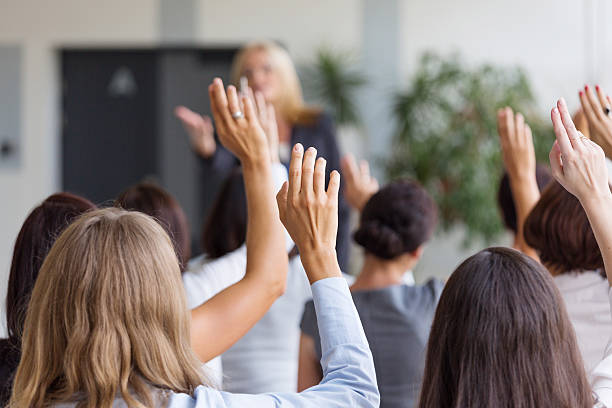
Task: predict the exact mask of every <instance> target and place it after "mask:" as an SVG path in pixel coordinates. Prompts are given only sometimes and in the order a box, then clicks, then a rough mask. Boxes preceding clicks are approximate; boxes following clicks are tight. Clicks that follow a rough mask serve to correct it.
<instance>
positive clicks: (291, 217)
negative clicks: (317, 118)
mask: <svg viewBox="0 0 612 408" xmlns="http://www.w3.org/2000/svg"><path fill="white" fill-rule="evenodd" d="M325 165H326V161H325V159H323V158H322V157H320V158H319V159H317V151H316V149H314V148H313V147H311V148H309V149H308V150H307V151H306V153H304V149H303V147H302V145H301V144H299V143H298V144H296V145H295V146H294V148H293V150H292V152H291V163H290V164H289V182H288V183H285V184H284V185H283V187H282V188H281V190H280V191H279V193H278V195H277V196H276V200H277V202H278V209H279V213H280V219H281V222H282V223H283V224H284V225H285V228H286V229H287V231H288V232H289V235H291V238H292V239H293V242H295V244H296V245H297V247H298V249H299V250H300V256H301V259H302V264H303V265H304V269H305V270H306V274H307V275H308V279H309V280H310V283H314V282H316V281H318V280H320V279H324V278H328V277H337V276H341V274H340V268H339V267H338V260H337V257H336V234H337V232H338V190H339V188H340V174H339V173H338V172H337V171H335V170H334V171H332V173H331V176H330V180H329V185H328V188H327V191H325Z"/></svg>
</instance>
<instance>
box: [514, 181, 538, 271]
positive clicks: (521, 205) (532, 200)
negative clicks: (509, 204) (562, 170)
mask: <svg viewBox="0 0 612 408" xmlns="http://www.w3.org/2000/svg"><path fill="white" fill-rule="evenodd" d="M510 188H511V189H512V198H513V199H514V206H515V209H516V227H517V228H516V241H515V243H516V246H517V247H518V248H517V249H519V250H520V251H522V252H523V253H524V254H526V255H529V256H530V257H532V258H534V259H536V260H539V258H538V255H537V253H536V251H535V250H534V249H533V248H531V247H530V246H529V245H527V242H526V241H525V232H524V226H525V220H526V219H527V216H528V215H529V213H530V212H531V210H532V209H533V207H535V205H536V204H537V202H538V200H539V199H540V190H539V188H538V184H537V181H536V179H535V172H534V173H533V175H532V176H531V177H522V178H520V177H510Z"/></svg>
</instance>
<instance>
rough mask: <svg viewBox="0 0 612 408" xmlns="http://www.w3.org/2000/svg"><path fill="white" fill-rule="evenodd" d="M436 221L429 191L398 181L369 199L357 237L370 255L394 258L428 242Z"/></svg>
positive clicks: (415, 184)
mask: <svg viewBox="0 0 612 408" xmlns="http://www.w3.org/2000/svg"><path fill="white" fill-rule="evenodd" d="M436 221H437V209H436V205H435V203H434V201H433V199H432V198H431V197H430V196H429V194H427V192H426V191H425V189H423V188H422V187H421V186H420V185H419V184H418V183H416V182H414V181H409V180H403V181H395V182H392V183H389V184H387V185H386V186H385V187H383V188H382V189H380V190H379V191H378V192H377V193H376V194H374V195H373V196H372V197H371V198H370V200H368V202H367V203H366V205H365V207H364V208H363V211H362V212H361V221H360V225H359V229H358V230H357V231H356V232H355V234H354V238H355V242H357V243H358V244H359V245H361V246H362V247H363V248H364V249H365V250H366V252H367V253H370V254H372V255H374V256H376V257H378V258H382V259H393V258H395V257H398V256H400V255H402V254H405V253H410V252H414V251H415V250H416V249H418V248H419V247H420V246H421V245H422V244H423V243H425V242H426V241H428V240H429V239H430V238H431V235H432V234H433V231H434V228H435V225H436Z"/></svg>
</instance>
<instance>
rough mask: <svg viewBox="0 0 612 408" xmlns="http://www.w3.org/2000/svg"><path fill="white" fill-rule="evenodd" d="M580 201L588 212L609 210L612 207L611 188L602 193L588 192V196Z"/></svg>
mask: <svg viewBox="0 0 612 408" xmlns="http://www.w3.org/2000/svg"><path fill="white" fill-rule="evenodd" d="M579 201H580V204H581V205H582V207H583V208H584V210H585V211H586V212H587V213H592V212H594V211H606V212H608V211H610V210H611V209H612V193H610V190H609V189H606V190H605V191H602V192H601V193H599V192H596V193H593V194H588V195H587V196H586V197H584V198H580V199H579Z"/></svg>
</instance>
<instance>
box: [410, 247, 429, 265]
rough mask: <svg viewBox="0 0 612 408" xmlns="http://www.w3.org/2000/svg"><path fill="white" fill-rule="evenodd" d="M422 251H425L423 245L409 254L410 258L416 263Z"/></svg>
mask: <svg viewBox="0 0 612 408" xmlns="http://www.w3.org/2000/svg"><path fill="white" fill-rule="evenodd" d="M424 251H425V245H419V246H418V247H417V249H415V250H414V251H412V252H410V256H412V257H413V258H414V259H415V260H416V261H418V260H419V259H421V257H422V256H423V252H424Z"/></svg>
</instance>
